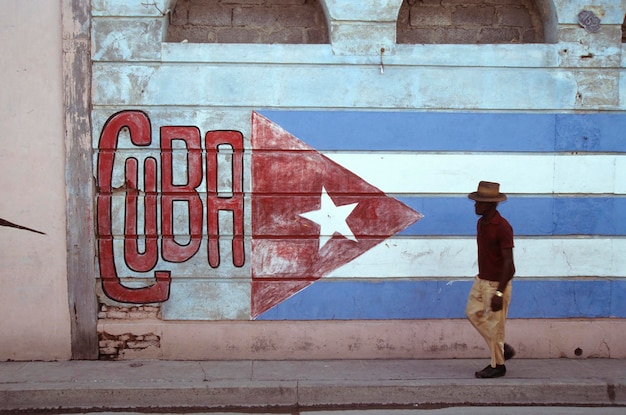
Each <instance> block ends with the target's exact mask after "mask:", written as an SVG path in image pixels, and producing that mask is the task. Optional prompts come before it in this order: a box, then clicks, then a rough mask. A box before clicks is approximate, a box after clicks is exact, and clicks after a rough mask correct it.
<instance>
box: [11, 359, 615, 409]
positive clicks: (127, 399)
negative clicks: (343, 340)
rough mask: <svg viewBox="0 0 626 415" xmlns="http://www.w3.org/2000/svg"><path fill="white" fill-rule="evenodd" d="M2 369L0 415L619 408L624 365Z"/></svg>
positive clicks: (227, 364)
mask: <svg viewBox="0 0 626 415" xmlns="http://www.w3.org/2000/svg"><path fill="white" fill-rule="evenodd" d="M487 363H488V360H330V361H201V362H199V361H158V360H154V361H114V362H106V361H69V362H1V363H0V413H9V412H10V411H16V410H25V409H46V408H55V409H91V410H94V409H98V408H106V409H141V408H144V409H147V408H150V409H155V408H163V409H171V408H203V409H210V408H215V409H217V408H230V409H233V408H295V407H300V408H315V407H356V406H358V407H370V408H375V407H383V406H388V407H398V408H402V407H406V408H408V407H420V408H421V407H437V406H462V405H477V404H479V405H488V404H496V405H517V404H523V405H529V404H531V405H566V406H576V405H599V406H615V405H620V406H626V360H609V359H587V360H582V359H581V360H577V359H551V360H533V359H514V360H511V361H509V362H507V369H508V373H507V376H506V377H504V378H500V379H475V378H474V372H475V371H476V370H479V369H482V368H483V367H484V366H485V365H486V364H487Z"/></svg>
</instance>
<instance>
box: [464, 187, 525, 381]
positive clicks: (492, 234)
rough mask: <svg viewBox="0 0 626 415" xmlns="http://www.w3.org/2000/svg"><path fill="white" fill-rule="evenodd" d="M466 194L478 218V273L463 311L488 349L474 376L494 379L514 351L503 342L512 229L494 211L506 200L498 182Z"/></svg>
mask: <svg viewBox="0 0 626 415" xmlns="http://www.w3.org/2000/svg"><path fill="white" fill-rule="evenodd" d="M468 197H469V198H470V199H472V200H474V201H475V202H476V203H475V204H474V210H475V212H476V214H477V215H480V216H481V217H480V218H479V219H478V223H477V225H476V242H477V245H478V275H477V276H476V278H475V279H474V284H473V285H472V289H471V291H470V294H469V298H468V300H467V307H466V309H465V314H466V315H467V318H468V319H469V321H470V322H471V323H472V325H473V326H474V327H475V328H476V330H478V332H479V333H480V334H481V336H483V338H484V339H485V341H486V342H487V345H488V346H489V349H490V350H491V364H489V365H488V366H487V367H485V368H484V369H483V370H480V371H478V372H476V373H475V375H476V377H477V378H497V377H501V376H504V375H505V374H506V366H505V365H504V361H505V360H508V359H510V358H512V357H513V356H514V355H515V350H513V348H512V347H511V346H509V345H508V344H505V343H504V325H505V322H506V315H507V312H508V308H509V302H510V300H511V283H510V281H511V279H512V278H513V275H514V274H515V264H514V263H513V228H512V227H511V225H510V224H509V222H508V221H507V220H506V219H504V218H503V217H502V216H501V215H500V212H498V210H497V207H498V203H499V202H502V201H504V200H506V195H505V194H504V193H500V184H499V183H492V182H484V181H481V182H480V183H479V184H478V190H477V191H476V192H472V193H470V194H469V195H468Z"/></svg>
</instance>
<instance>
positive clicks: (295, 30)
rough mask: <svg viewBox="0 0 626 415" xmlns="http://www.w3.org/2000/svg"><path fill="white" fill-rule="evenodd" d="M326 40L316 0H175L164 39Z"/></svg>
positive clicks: (322, 12) (213, 41) (192, 40)
mask: <svg viewBox="0 0 626 415" xmlns="http://www.w3.org/2000/svg"><path fill="white" fill-rule="evenodd" d="M182 41H187V42H191V43H267V44H271V43H290V44H320V43H329V35H328V26H327V24H326V16H325V14H324V11H323V8H322V6H321V4H320V0H301V1H298V2H293V1H292V2H285V1H276V0H258V1H255V2H250V1H243V0H227V1H224V0H221V1H220V0H178V1H177V2H176V6H175V7H174V10H173V12H172V18H171V21H170V24H169V26H168V30H167V34H166V42H182Z"/></svg>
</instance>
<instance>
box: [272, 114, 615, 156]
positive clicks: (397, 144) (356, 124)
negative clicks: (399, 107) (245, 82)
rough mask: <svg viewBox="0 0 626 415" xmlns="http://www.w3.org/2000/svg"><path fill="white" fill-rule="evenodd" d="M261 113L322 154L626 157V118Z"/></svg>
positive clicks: (574, 115)
mask: <svg viewBox="0 0 626 415" xmlns="http://www.w3.org/2000/svg"><path fill="white" fill-rule="evenodd" d="M260 113H261V114H262V115H263V116H265V117H267V118H268V119H270V120H272V121H274V122H275V123H277V124H278V125H280V126H281V127H283V128H284V129H285V130H287V131H289V132H290V133H291V134H293V135H294V136H296V137H298V138H299V139H301V140H302V141H304V142H306V143H307V144H309V145H310V146H312V147H313V148H315V149H317V150H321V151H324V150H357V151H489V152H494V151H496V152H499V151H511V152H553V151H588V152H624V151H626V140H624V131H626V115H624V114H604V113H600V114H534V113H469V112H468V113H447V112H367V111H276V110H264V111H260Z"/></svg>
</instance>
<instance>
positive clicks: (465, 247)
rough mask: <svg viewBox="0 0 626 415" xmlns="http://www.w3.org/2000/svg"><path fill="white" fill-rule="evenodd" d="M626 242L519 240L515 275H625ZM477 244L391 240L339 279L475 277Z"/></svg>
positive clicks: (346, 267)
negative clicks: (625, 253)
mask: <svg viewBox="0 0 626 415" xmlns="http://www.w3.org/2000/svg"><path fill="white" fill-rule="evenodd" d="M624 252H626V239H625V238H545V237H541V238H516V239H515V248H514V250H513V253H514V257H515V267H516V273H515V275H516V276H517V277H521V278H523V277H530V278H532V277H546V278H550V277H588V276H601V277H626V255H624ZM477 272H478V266H477V264H476V240H475V238H472V237H467V238H421V239H408V238H391V239H388V240H386V241H384V242H382V243H381V244H379V245H376V246H375V247H374V248H372V249H370V250H369V251H367V252H365V253H364V254H362V255H361V256H359V257H358V258H356V259H355V260H353V261H352V262H350V263H348V264H346V265H344V266H342V267H340V268H338V269H336V270H335V271H333V272H332V273H331V274H329V276H328V277H335V278H382V279H385V278H432V277H441V278H449V277H468V276H472V275H476V273H477Z"/></svg>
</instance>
